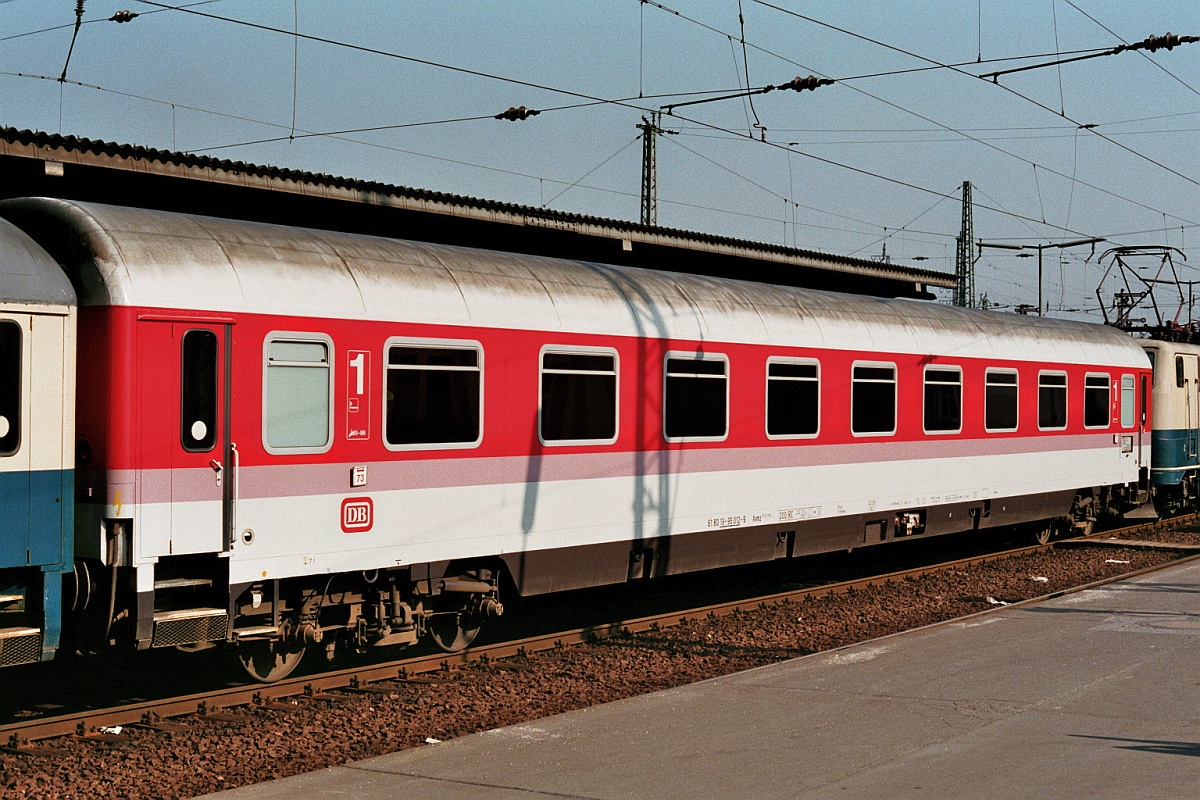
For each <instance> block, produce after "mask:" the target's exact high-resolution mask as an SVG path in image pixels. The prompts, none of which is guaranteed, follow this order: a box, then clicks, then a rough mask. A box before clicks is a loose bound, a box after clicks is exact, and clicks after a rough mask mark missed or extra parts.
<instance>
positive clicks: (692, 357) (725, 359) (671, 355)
mask: <svg viewBox="0 0 1200 800" xmlns="http://www.w3.org/2000/svg"><path fill="white" fill-rule="evenodd" d="M672 359H677V360H682V361H717V362H720V363H721V364H723V365H724V366H725V371H724V374H723V376H722V377H723V378H724V380H725V432H724V433H723V434H721V435H720V436H667V378H668V377H669V376H670V372H669V370H668V368H667V365H668V364H669V363H670V362H671V360H672ZM730 372H731V370H730V363H729V356H728V355H726V354H725V353H701V352H697V351H695V350H668V351H667V352H666V353H665V354H664V355H663V360H662V404H661V408H662V426H661V430H660V431H659V432H660V433H661V434H662V437H663V441H665V442H669V443H672V444H674V443H678V442H723V441H725V440H726V439H728V438H729V429H730V427H731V425H730V419H729V411H730V408H729V389H730V383H732V381H733V377H732V375H731V374H730ZM687 377H692V378H694V379H696V380H707V379H709V378H706V377H705V376H700V377H696V376H687ZM710 377H715V376H710Z"/></svg>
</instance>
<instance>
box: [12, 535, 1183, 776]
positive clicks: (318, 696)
mask: <svg viewBox="0 0 1200 800" xmlns="http://www.w3.org/2000/svg"><path fill="white" fill-rule="evenodd" d="M1192 516H1193V517H1194V518H1196V519H1200V515H1192ZM1187 519H1188V517H1174V518H1172V519H1171V520H1170V522H1172V523H1177V522H1181V521H1186V520H1187ZM1160 524H1161V521H1156V522H1153V523H1149V524H1143V525H1134V526H1130V527H1127V528H1121V529H1109V530H1104V531H1097V532H1092V533H1089V534H1088V535H1087V536H1083V537H1076V538H1074V539H1066V540H1061V541H1059V542H1051V543H1048V544H1044V545H1031V546H1026V547H1018V548H1014V549H1011V550H1004V551H1000V552H996V553H986V554H983V555H977V556H969V557H967V558H960V559H955V560H953V561H944V562H939V563H937V564H931V565H927V566H921V567H914V568H912V569H905V570H899V571H895V572H889V573H885V574H881V575H872V576H869V577H865V578H856V579H852V580H847V581H838V582H835V583H828V584H821V585H817V586H806V587H799V588H796V589H790V590H788V591H785V592H776V593H773V594H769V595H763V596H756V597H749V598H744V599H741V600H733V601H726V602H721V603H716V604H711V605H707V606H702V607H697V608H693V609H688V610H686V611H682V612H681V611H670V612H664V613H661V614H653V615H650V616H646V617H638V618H635V619H630V620H621V621H615V622H609V623H604V624H600V625H590V626H585V627H582V628H574V629H572V630H566V631H559V632H554V633H548V634H541V635H538V636H532V637H528V638H525V639H518V640H513V641H507V642H497V643H495V644H488V645H481V646H478V647H472V648H468V649H467V650H464V651H462V652H460V653H435V654H430V655H425V656H417V657H411V658H405V659H398V660H395V661H391V662H387V663H384V664H377V665H368V666H358V667H349V668H346V669H340V670H335V671H331V672H326V673H320V674H317V675H304V676H298V677H292V678H286V679H284V680H281V681H279V682H278V683H271V684H255V685H252V686H239V687H229V688H223V689H216V690H212V691H207V692H200V693H197V694H191V695H185V696H181V697H175V698H169V699H164V700H151V701H145V702H140V703H130V704H126V705H122V706H118V707H113V708H107V709H92V710H86V711H80V712H75V713H71V714H65V715H62V716H59V717H53V718H49V719H39V720H21V721H17V722H12V723H6V724H4V725H0V742H3V741H5V740H7V743H8V747H6V748H4V749H5V750H7V751H8V752H28V753H34V754H36V753H37V752H39V751H40V750H45V749H46V748H37V747H30V744H31V743H33V742H39V741H41V740H45V739H52V738H55V737H61V736H71V735H76V736H85V737H95V738H102V737H103V734H102V733H100V731H101V729H103V728H108V727H115V726H118V725H121V726H127V725H145V726H148V727H155V726H161V725H162V724H163V723H161V722H160V720H164V719H167V718H170V717H182V716H189V715H195V716H196V717H197V718H200V719H204V718H210V719H214V720H216V721H224V722H228V721H231V715H230V714H228V713H227V712H228V709H232V708H237V707H252V708H255V709H261V710H264V711H272V710H279V711H288V710H295V705H292V704H287V703H281V702H280V701H282V700H291V699H303V698H307V699H309V700H312V701H314V702H321V701H322V700H332V701H335V702H336V696H329V695H325V693H326V692H329V691H332V690H351V691H356V690H357V691H370V690H369V689H364V687H365V686H367V685H369V684H372V683H380V682H385V681H387V682H399V683H401V684H403V683H406V682H408V683H428V682H430V679H429V678H419V677H417V676H421V675H425V674H427V673H435V672H443V673H448V672H450V671H451V670H453V669H455V668H456V667H462V666H466V665H469V664H473V663H477V662H482V663H485V664H486V663H490V662H492V661H496V660H501V659H505V658H512V657H514V656H520V655H525V654H528V653H533V652H539V651H544V650H551V649H555V648H561V647H566V646H568V645H573V644H584V643H589V642H594V641H596V640H599V639H604V638H611V637H616V636H628V635H632V634H635V633H642V632H645V631H651V630H656V629H659V628H663V627H671V626H673V625H676V624H684V623H686V622H688V621H690V620H693V619H697V618H700V617H722V616H726V615H729V614H734V613H738V612H740V611H749V610H754V609H758V608H762V607H767V606H773V605H778V604H780V603H784V602H793V601H798V600H803V599H805V598H819V597H825V596H829V595H836V594H844V593H846V592H851V591H855V590H858V589H863V588H867V587H871V586H882V585H886V584H889V583H893V582H898V581H902V580H905V579H907V578H915V577H920V576H923V575H930V574H935V573H938V572H943V571H946V570H951V569H955V568H960V567H964V566H975V565H979V564H986V563H989V562H993V561H1002V560H1006V559H1010V558H1017V557H1020V556H1023V555H1029V554H1033V553H1043V552H1048V551H1051V550H1053V549H1054V548H1055V545H1056V544H1063V543H1067V542H1079V541H1081V540H1093V541H1096V540H1102V539H1103V538H1106V537H1107V538H1112V537H1113V536H1114V535H1116V534H1121V533H1128V532H1130V531H1137V530H1144V529H1148V528H1153V527H1155V526H1156V525H1160ZM1097 543H1102V542H1101V541H1097ZM1173 549H1182V548H1173ZM1197 559H1200V554H1197V555H1192V556H1185V557H1183V558H1179V559H1172V560H1170V561H1167V562H1164V563H1162V564H1158V565H1155V566H1152V567H1146V568H1144V569H1140V570H1135V571H1132V572H1126V573H1122V574H1120V575H1115V576H1112V577H1109V578H1103V579H1101V580H1099V581H1094V582H1091V583H1088V584H1085V585H1083V586H1078V587H1071V588H1069V589H1061V590H1058V591H1055V592H1051V593H1049V594H1045V595H1040V596H1038V597H1034V598H1030V599H1028V600H1022V601H1017V602H1013V603H1010V604H1008V605H1005V606H997V607H996V608H995V609H986V610H984V611H981V612H976V614H972V615H968V617H966V618H969V617H971V616H976V615H978V614H988V613H993V612H994V611H998V610H1001V609H1005V608H1012V607H1014V606H1019V605H1025V604H1029V603H1034V602H1039V601H1043V600H1048V599H1052V598H1055V597H1061V596H1063V595H1066V594H1071V593H1073V592H1078V591H1084V590H1086V589H1090V588H1094V587H1096V586H1103V585H1106V584H1110V583H1114V582H1116V581H1121V580H1127V579H1129V578H1132V577H1136V576H1139V575H1144V574H1147V573H1151V572H1154V571H1157V570H1160V569H1164V568H1166V567H1171V566H1176V565H1178V564H1181V563H1186V562H1189V561H1193V560H1197ZM961 619H963V617H959V618H955V619H954V620H946V621H943V622H938V623H934V625H941V624H946V622H954V621H958V620H961ZM924 627H930V626H924Z"/></svg>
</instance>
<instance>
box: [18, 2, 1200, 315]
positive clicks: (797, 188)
mask: <svg viewBox="0 0 1200 800" xmlns="http://www.w3.org/2000/svg"><path fill="white" fill-rule="evenodd" d="M161 5H182V3H171V4H156V3H146V2H138V1H137V0H120V1H119V2H115V1H110V0H87V2H86V4H85V14H84V20H85V22H86V24H84V25H83V26H82V28H81V29H80V32H79V36H78V39H77V41H76V43H75V47H74V51H73V52H72V55H71V60H70V65H69V69H68V71H67V79H68V81H78V82H80V83H83V84H88V85H87V86H80V85H76V84H75V83H70V82H67V83H59V82H58V81H57V80H56V79H57V78H58V77H59V76H60V74H61V73H62V70H63V67H64V64H65V63H66V58H67V51H68V48H69V47H70V44H71V37H72V27H73V22H74V16H75V15H74V9H75V2H74V0H8V2H0V92H2V95H0V96H3V98H4V101H3V113H2V114H0V124H2V125H8V126H13V127H17V128H30V129H35V130H43V131H50V132H61V133H64V134H71V135H76V136H83V137H90V138H98V139H106V140H113V141H118V142H125V143H133V144H140V145H147V146H151V147H159V148H166V149H177V150H182V151H191V152H201V153H206V154H210V155H214V156H219V157H222V158H229V159H233V160H244V161H251V162H256V163H263V164H274V165H278V166H285V167H292V168H297V169H306V170H314V171H318V172H325V173H331V174H336V175H341V176H347V177H353V178H362V179H371V180H381V181H386V182H389V183H395V184H401V185H406V186H414V187H421V188H428V189H434V190H438V191H445V192H453V193H459V194H464V195H470V196H474V197H484V198H489V199H496V200H503V201H510V202H516V203H524V204H528V205H534V206H542V205H547V206H549V207H551V208H555V209H560V210H564V211H571V212H579V213H584V214H594V215H600V216H610V217H616V218H622V219H637V217H638V213H639V201H638V190H639V185H640V160H641V144H640V142H639V141H638V135H639V131H638V130H637V129H636V128H635V125H636V124H637V123H638V122H640V121H641V117H642V116H643V115H644V114H646V113H648V112H649V111H650V110H653V109H655V108H658V107H660V106H661V105H663V104H666V103H670V102H674V101H679V100H685V99H691V98H693V97H699V96H704V95H702V94H701V95H692V94H688V93H705V92H710V93H722V92H730V91H736V90H738V89H739V88H741V87H742V86H744V85H746V81H747V78H748V80H749V85H750V86H753V87H761V86H764V85H766V84H781V83H784V82H786V81H788V80H790V79H791V78H792V77H794V76H796V75H808V74H810V73H813V74H816V75H821V76H827V77H831V78H835V79H837V80H838V82H837V83H835V84H834V85H832V86H828V87H822V88H820V89H818V90H817V91H815V92H803V93H795V92H790V91H777V92H771V93H769V94H765V95H761V96H759V97H756V98H755V99H754V103H753V107H751V106H750V104H749V103H747V102H746V101H743V100H726V101H723V102H717V103H711V104H705V105H699V106H691V107H687V108H680V109H678V112H677V114H676V115H675V116H674V117H672V116H667V117H665V118H664V127H666V128H668V129H670V130H673V131H677V132H678V133H677V134H674V135H669V136H664V137H662V138H661V139H660V144H659V223H660V224H662V225H665V226H670V227H676V228H685V229H690V230H696V231H703V232H708V233H714V234H720V235H728V236H737V237H744V238H749V239H755V240H760V241H768V242H775V243H786V244H794V245H797V246H800V247H807V248H812V249H817V250H824V251H830V252H835V253H843V254H854V255H858V256H878V255H880V254H881V252H882V249H883V246H884V244H885V242H886V245H887V252H888V255H889V256H890V257H892V258H894V259H895V260H896V261H898V262H901V263H907V264H913V265H918V266H923V267H928V268H933V269H939V270H945V271H950V270H952V269H953V258H954V235H955V234H956V233H957V231H958V228H959V219H960V214H961V208H960V205H959V203H958V200H957V196H958V192H959V188H960V186H961V184H962V182H963V181H964V180H970V181H972V183H973V185H974V187H975V191H974V194H975V200H976V202H977V204H979V207H977V209H976V213H975V231H976V235H977V237H979V238H983V239H985V240H990V241H1006V242H1012V243H1019V242H1024V243H1026V244H1033V243H1047V242H1054V241H1063V240H1068V239H1078V238H1081V237H1084V236H1088V237H1090V236H1103V237H1107V238H1109V239H1110V240H1112V242H1113V243H1116V244H1122V245H1137V244H1169V245H1172V246H1175V247H1179V248H1181V249H1183V251H1184V252H1185V253H1186V254H1187V255H1188V256H1189V257H1190V261H1189V264H1191V265H1192V266H1191V267H1189V268H1187V269H1185V271H1184V272H1183V273H1182V274H1181V277H1182V278H1184V279H1195V278H1200V275H1197V274H1196V272H1197V270H1196V269H1195V268H1196V267H1200V249H1198V248H1197V247H1196V245H1197V243H1198V242H1200V225H1198V224H1197V223H1200V147H1198V145H1200V135H1198V131H1200V43H1197V44H1188V45H1182V46H1180V47H1177V48H1175V49H1174V50H1172V51H1170V52H1165V51H1161V50H1160V51H1159V52H1157V53H1155V54H1148V53H1145V54H1144V53H1143V52H1125V53H1121V54H1119V55H1114V56H1107V57H1101V58H1094V59H1090V60H1086V61H1081V62H1078V63H1073V64H1066V65H1063V66H1062V67H1061V68H1055V67H1050V68H1045V69H1040V70H1033V71H1028V72H1023V73H1017V74H1012V75H1008V76H1005V77H1002V78H1000V84H1001V86H997V85H994V84H992V83H991V82H989V81H987V80H981V79H979V78H978V77H974V76H975V75H978V74H979V73H982V72H987V71H990V70H994V69H1002V68H1006V67H1010V66H1017V65H1021V64H1028V63H1038V62H1039V61H1048V60H1051V58H1049V57H1047V58H1042V59H1027V60H1023V61H1014V62H992V59H999V58H1010V57H1017V56H1030V55H1037V54H1053V53H1056V52H1063V53H1066V52H1072V51H1080V50H1084V51H1089V52H1090V51H1094V50H1097V49H1101V48H1112V47H1115V46H1116V45H1118V44H1120V43H1121V41H1122V40H1124V41H1127V42H1135V41H1140V40H1142V39H1145V38H1146V37H1147V36H1150V35H1162V34H1165V33H1167V32H1168V31H1171V32H1174V33H1177V34H1185V35H1186V34H1192V35H1195V34H1200V5H1197V4H1196V3H1195V2H1194V0H1163V1H1162V2H1142V3H1129V2H1100V1H1098V0H1069V1H1068V0H1022V1H1021V2H1017V1H1016V0H989V2H986V3H983V2H980V0H945V2H938V3H933V2H919V1H918V0H894V1H893V2H889V3H863V2H845V0H843V1H842V2H836V1H833V0H830V1H828V2H825V1H823V0H818V1H814V2H805V3H801V2H798V0H769V1H768V2H762V1H760V0H742V1H741V9H740V10H741V13H742V16H743V19H744V39H745V46H744V47H743V43H742V38H743V32H742V29H741V27H740V25H739V4H738V2H737V0H711V1H709V2H687V1H686V0H665V1H664V2H662V3H642V2H639V1H638V0H591V1H590V2H582V1H578V2H577V1H574V0H545V2H533V1H532V0H510V2H503V3H497V2H491V3H483V2H458V3H446V2H424V1H422V0H411V1H408V2H396V0H391V1H390V2H388V1H384V0H378V1H374V0H362V2H353V3H351V2H338V3H331V2H318V1H317V0H218V1H217V2H207V3H192V4H190V7H191V8H192V9H193V10H194V11H196V12H201V13H203V14H208V15H213V16H214V17H222V18H228V19H235V20H239V21H240V22H241V23H251V24H238V23H235V22H230V21H228V19H214V18H211V17H205V16H200V15H199V14H192V13H186V12H184V11H178V10H163V9H161ZM123 9H128V10H130V11H134V12H137V13H139V14H140V15H141V16H139V17H137V18H136V19H134V20H133V21H131V22H129V23H126V24H118V23H115V22H110V21H107V20H108V18H109V17H111V16H112V15H113V14H114V13H115V12H117V11H119V10H123ZM789 12H791V13H789ZM803 17H807V18H808V19H805V18H803ZM252 25H257V26H262V27H252ZM60 26H63V27H60ZM271 29H276V30H271ZM839 29H840V30H839ZM297 30H298V31H299V32H300V33H301V34H303V35H304V36H305V37H313V38H301V39H297V38H296V37H294V36H292V35H291V33H290V32H292V31H297ZM318 39H325V40H330V42H336V43H340V44H334V43H330V42H325V41H318ZM344 45H353V46H354V47H353V48H352V47H347V46H344ZM355 48H358V49H355ZM368 50H375V51H379V52H368ZM901 51H907V52H901ZM978 59H983V60H984V62H985V63H982V64H976V63H972V62H976V61H977V60H978ZM422 62H425V63H422ZM931 62H935V63H942V64H963V66H961V67H959V68H957V69H946V68H938V69H927V70H921V71H909V72H902V73H899V74H895V73H897V72H898V71H901V70H912V69H913V68H919V67H929V66H931ZM16 73H23V74H24V75H25V76H44V77H21V76H18V75H17V74H16ZM876 73H893V74H886V75H877V76H875V77H864V76H869V75H874V74H876ZM96 87H99V88H96ZM539 87H540V88H539ZM596 100H607V101H622V102H620V103H616V102H607V103H598V102H595V101H596ZM580 103H587V105H584V106H582V107H577V108H563V107H564V106H572V105H576V104H580ZM521 105H524V106H527V107H529V108H534V109H539V110H543V109H544V111H543V113H542V114H540V115H538V116H536V117H533V118H531V119H528V120H526V121H523V122H508V121H503V120H495V119H492V116H493V115H495V114H497V113H500V112H502V111H504V110H505V109H507V108H509V107H510V106H521ZM293 115H294V120H295V122H294V126H295V127H294V128H293ZM452 120H459V121H452ZM756 120H757V123H756ZM427 123H428V124H427ZM756 125H757V127H756ZM1080 125H1094V126H1096V127H1094V128H1091V129H1080V128H1079V126H1080ZM396 126H409V127H396ZM377 127H378V128H382V129H381V130H374V131H365V130H360V129H366V128H377ZM351 130H354V131H358V132H353V133H344V134H341V135H339V136H306V135H305V134H309V133H330V132H335V131H351ZM1098 134H1102V135H1103V136H1104V137H1107V138H1102V136H1101V135H1098ZM289 135H295V136H298V137H300V138H294V139H291V140H289V139H288V138H287V137H289ZM279 137H282V139H281V140H277V141H262V140H268V139H277V138H279ZM764 140H765V141H764ZM251 142H253V143H252V144H251ZM235 145H236V146H235ZM940 195H950V197H949V198H946V197H942V196H940ZM985 206H986V207H985ZM1043 220H1044V222H1043ZM1103 247H1104V246H1103V245H1102V246H1101V247H1100V250H1102V249H1103ZM1100 250H1098V251H1097V254H1099V252H1100ZM1089 254H1090V251H1089V249H1088V248H1077V249H1073V250H1069V251H1062V252H1061V253H1060V252H1058V251H1048V252H1047V253H1046V298H1047V301H1048V302H1049V304H1050V306H1051V308H1052V313H1055V314H1058V313H1066V314H1072V315H1076V314H1078V313H1080V312H1073V311H1065V312H1060V311H1058V309H1060V308H1062V309H1093V310H1094V309H1096V308H1097V306H1098V301H1097V299H1096V296H1095V290H1096V286H1097V283H1098V282H1099V281H1100V278H1101V275H1102V272H1103V268H1102V267H1101V266H1099V265H1097V263H1096V261H1095V259H1092V260H1091V261H1089V262H1086V263H1085V261H1084V258H1085V257H1087V256H1089ZM918 259H920V260H918ZM1110 281H1111V278H1110ZM977 284H978V286H977V288H978V290H979V291H980V292H986V293H987V295H988V297H989V299H990V300H991V301H992V302H997V303H1001V304H1008V305H1013V304H1016V303H1021V302H1034V301H1035V300H1036V295H1037V289H1036V259H1028V258H1027V259H1019V258H1017V257H1016V256H1015V254H1013V253H1006V252H1002V251H998V250H994V251H986V252H985V253H984V256H983V258H982V259H981V260H980V261H979V263H978V265H977ZM1113 288H1115V287H1112V286H1106V289H1105V293H1106V294H1110V293H1111V289H1113ZM1092 316H1095V317H1096V318H1098V314H1096V313H1095V312H1094V311H1093V312H1092Z"/></svg>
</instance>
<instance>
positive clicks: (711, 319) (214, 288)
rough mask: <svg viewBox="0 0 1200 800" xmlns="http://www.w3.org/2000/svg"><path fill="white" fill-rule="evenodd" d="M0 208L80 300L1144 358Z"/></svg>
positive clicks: (908, 309) (495, 266)
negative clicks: (43, 249)
mask: <svg viewBox="0 0 1200 800" xmlns="http://www.w3.org/2000/svg"><path fill="white" fill-rule="evenodd" d="M0 215H3V216H5V217H8V218H10V219H13V220H14V221H16V222H17V224H19V225H21V226H22V227H25V228H26V229H28V230H30V231H31V233H33V234H34V235H35V237H36V238H38V239H39V240H40V241H42V242H43V243H44V244H45V245H47V246H48V247H51V249H52V250H53V249H55V248H54V245H53V243H54V242H55V241H58V242H67V241H69V242H70V243H71V244H60V245H58V247H63V248H65V249H64V250H63V252H64V253H66V254H67V255H60V256H59V257H60V259H62V260H65V261H68V263H67V264H66V266H67V268H68V270H69V271H70V272H71V273H72V280H73V283H74V284H75V286H76V288H77V290H78V291H79V294H80V303H81V304H82V305H110V304H111V305H118V306H139V307H152V308H162V309H179V308H184V309H190V310H197V311H210V312H224V313H257V314H284V315H295V316H310V317H324V318H342V319H373V320H396V321H403V322H417V323H434V324H446V325H461V326H481V327H496V328H522V329H536V330H546V331H562V332H573V333H594V334H607V335H618V336H649V337H654V338H678V339H687V340H700V341H715V342H743V343H774V344H778V345H785V346H793V345H794V346H809V347H830V348H839V349H851V350H859V349H861V350H882V351H887V352H906V353H921V354H937V355H946V356H960V357H991V358H1000V359H1032V360H1043V361H1060V362H1066V363H1104V364H1110V365H1113V366H1117V365H1122V366H1131V367H1132V366H1137V367H1146V366H1148V362H1147V360H1146V356H1145V354H1144V353H1143V352H1142V349H1141V348H1140V347H1139V346H1138V345H1137V344H1136V342H1134V341H1133V340H1132V339H1131V338H1130V337H1129V336H1127V335H1126V334H1123V333H1121V332H1119V331H1117V330H1115V329H1112V328H1106V327H1104V326H1101V325H1093V324H1087V323H1078V322H1069V321H1065V320H1050V319H1039V318H1034V317H1025V316H1018V315H1013V314H999V313H995V312H986V311H976V310H967V309H959V308H953V307H950V306H944V305H938V304H934V303H926V302H917V301H911V300H893V299H880V298H872V297H861V296H857V295H848V294H837V293H832V292H821V291H815V290H809V289H799V288H791V287H781V286H771V285H766V284H760V283H750V282H742V281H736V280H729V279H721V278H706V277H700V276H694V275H682V274H678V273H670V272H656V271H652V270H643V269H635V268H630V267H618V266H611V265H606V264H595V263H588V262H582V261H568V260H561V259H554V258H546V257H540V256H527V255H518V254H512V253H501V252H495V251H489V250H478V249H473V248H468V247H453V246H449V245H439V244H428V243H422V242H412V241H400V240H394V239H386V238H380V237H373V236H364V235H359V234H345V233H334V232H329V231H320V230H311V229H303V228H291V227H286V226H281V225H268V224H263V223H255V222H243V221H236V220H227V219H219V218H214V217H202V216H194V215H187V214H176V213H171V212H165V211H150V210H144V209H132V208H122V207H117V206H107V205H100V204H93V203H76V202H70V201H64V200H54V199H42V198H39V199H31V200H14V201H5V202H4V203H0ZM71 262H73V263H71Z"/></svg>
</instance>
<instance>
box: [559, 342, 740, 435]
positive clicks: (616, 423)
mask: <svg viewBox="0 0 1200 800" xmlns="http://www.w3.org/2000/svg"><path fill="white" fill-rule="evenodd" d="M547 355H556V356H612V359H613V371H612V376H613V435H612V436H611V437H608V438H605V439H546V438H544V437H543V436H542V408H543V402H542V400H543V398H542V386H543V383H542V376H543V375H545V374H546V367H545V363H546V356H547ZM551 374H576V375H608V374H609V373H607V372H586V371H583V370H551ZM537 384H538V404H537V434H538V441H539V442H541V444H542V445H543V446H544V447H580V446H582V447H604V446H606V445H612V444H616V443H617V440H618V439H620V438H621V354H620V353H618V352H617V349H616V348H615V347H593V346H588V345H566V344H546V345H542V349H541V350H539V351H538V378H537ZM726 427H728V422H727V423H726Z"/></svg>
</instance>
